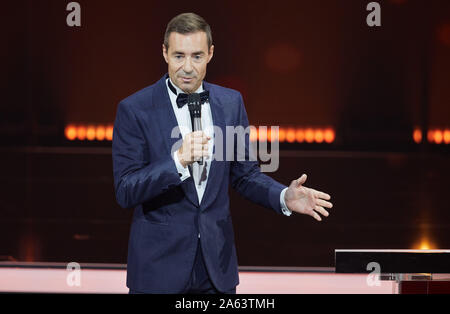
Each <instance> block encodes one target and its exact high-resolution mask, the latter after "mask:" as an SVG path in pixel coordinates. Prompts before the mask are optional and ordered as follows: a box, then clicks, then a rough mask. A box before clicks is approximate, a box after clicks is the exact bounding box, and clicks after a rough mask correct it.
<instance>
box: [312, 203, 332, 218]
mask: <svg viewBox="0 0 450 314" xmlns="http://www.w3.org/2000/svg"><path fill="white" fill-rule="evenodd" d="M315 210H316V211H317V212H319V213H320V214H321V215H322V216H325V217H328V216H329V215H330V214H329V213H328V212H327V211H326V210H325V208H323V207H322V206H317V205H316V208H315Z"/></svg>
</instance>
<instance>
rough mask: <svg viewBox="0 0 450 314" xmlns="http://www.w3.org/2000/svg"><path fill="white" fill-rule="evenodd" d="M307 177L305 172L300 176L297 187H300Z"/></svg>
mask: <svg viewBox="0 0 450 314" xmlns="http://www.w3.org/2000/svg"><path fill="white" fill-rule="evenodd" d="M307 178H308V176H307V175H306V174H303V175H302V176H301V177H300V178H298V179H297V187H300V186H301V185H302V184H303V183H305V182H306V179H307Z"/></svg>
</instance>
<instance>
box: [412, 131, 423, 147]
mask: <svg viewBox="0 0 450 314" xmlns="http://www.w3.org/2000/svg"><path fill="white" fill-rule="evenodd" d="M413 139H414V142H415V143H417V144H419V143H420V142H422V131H421V130H420V129H415V130H414V132H413Z"/></svg>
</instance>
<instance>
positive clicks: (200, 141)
mask: <svg viewBox="0 0 450 314" xmlns="http://www.w3.org/2000/svg"><path fill="white" fill-rule="evenodd" d="M194 143H195V144H207V143H208V139H207V138H206V137H202V136H200V137H194Z"/></svg>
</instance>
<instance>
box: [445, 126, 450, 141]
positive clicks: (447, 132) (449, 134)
mask: <svg viewBox="0 0 450 314" xmlns="http://www.w3.org/2000/svg"><path fill="white" fill-rule="evenodd" d="M444 143H445V144H450V130H449V129H445V131H444Z"/></svg>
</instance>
